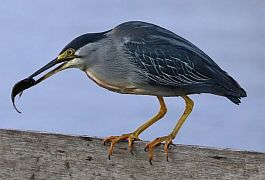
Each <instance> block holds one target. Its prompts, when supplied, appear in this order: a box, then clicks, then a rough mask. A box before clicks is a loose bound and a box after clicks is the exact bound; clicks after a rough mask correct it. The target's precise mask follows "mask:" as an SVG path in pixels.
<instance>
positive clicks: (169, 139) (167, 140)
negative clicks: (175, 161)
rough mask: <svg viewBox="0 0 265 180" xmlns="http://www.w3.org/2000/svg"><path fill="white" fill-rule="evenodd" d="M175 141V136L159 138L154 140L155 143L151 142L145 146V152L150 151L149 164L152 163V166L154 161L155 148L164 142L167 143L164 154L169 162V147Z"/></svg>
mask: <svg viewBox="0 0 265 180" xmlns="http://www.w3.org/2000/svg"><path fill="white" fill-rule="evenodd" d="M173 139H174V136H173V135H171V134H170V135H168V136H163V137H158V138H156V139H154V140H153V141H151V142H149V143H147V144H146V145H145V148H144V150H145V151H147V150H149V162H150V164H151V165H152V160H153V157H154V152H153V148H154V147H155V146H157V145H159V144H160V143H162V142H165V145H164V152H165V155H166V159H167V161H168V147H169V145H170V144H172V140H173Z"/></svg>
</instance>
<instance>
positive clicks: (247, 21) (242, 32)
mask: <svg viewBox="0 0 265 180" xmlns="http://www.w3.org/2000/svg"><path fill="white" fill-rule="evenodd" d="M264 9H265V1H256V0H252V1H249V0H246V1H241V0H240V1H239V0H238V1H236V0H235V1H230V0H226V1H217V0H203V1H193V0H187V1H175V0H174V1H173V0H172V1H163V0H161V1H154V0H149V1H143V0H134V1H130V2H129V1H124V0H120V1H100V0H94V1H87V0H83V1H80V0H76V1H73V0H67V1H54V0H45V1H44V0H43V1H34V0H23V1H19V0H17V1H15V0H14V1H10V0H2V1H1V5H0V22H1V26H0V27H1V28H0V52H1V60H0V82H1V86H0V87H1V90H0V100H1V101H0V102H1V103H0V128H5V129H20V130H34V131H45V132H52V133H64V134H76V135H89V136H98V137H105V136H109V135H120V134H122V133H128V132H131V131H133V130H135V129H136V128H137V127H138V126H139V125H141V124H143V123H144V122H145V121H146V120H147V119H148V118H150V117H151V116H152V115H154V114H155V113H156V112H157V111H158V108H159V104H158V102H157V99H156V98H155V97H151V96H135V95H121V94H117V93H114V92H110V91H108V90H105V89H103V88H101V87H98V86H97V85H96V84H95V83H94V82H92V81H91V80H90V79H88V78H87V76H86V75H85V74H84V73H83V72H81V71H80V70H77V69H69V70H65V71H63V72H60V73H58V74H56V75H55V76H53V77H51V78H49V79H47V80H46V81H44V82H42V83H40V84H39V85H37V86H35V87H33V88H31V89H29V90H27V91H25V92H24V94H23V96H22V97H21V98H20V99H19V100H18V101H17V105H18V108H19V109H20V110H21V111H22V114H18V113H17V112H16V111H15V110H14V109H13V107H12V104H11V99H10V92H11V89H12V86H13V85H14V84H15V83H16V82H17V81H19V80H21V79H23V78H25V77H27V76H29V75H31V74H32V73H33V72H35V71H36V70H37V69H39V68H40V67H42V66H43V65H45V64H46V63H47V62H49V61H50V60H51V59H53V58H55V57H56V56H57V54H58V53H59V52H60V51H61V49H62V48H63V47H64V46H65V45H66V44H67V43H68V42H69V41H71V40H72V39H73V38H75V37H77V36H79V35H81V34H83V33H87V32H99V31H105V30H108V29H111V28H113V27H114V26H116V25H118V24H120V23H122V22H125V21H130V20H141V21H146V22H151V23H154V24H157V25H160V26H162V27H165V28H167V29H169V30H171V31H173V32H175V33H176V34H178V35H180V36H182V37H184V38H186V39H188V40H189V41H191V42H193V43H194V44H195V45H197V46H198V47H199V48H201V49H202V50H203V51H204V52H205V53H207V54H208V55H209V56H210V57H212V58H213V59H214V61H215V62H216V63H217V64H218V65H220V66H221V67H222V68H223V69H224V70H226V71H227V72H228V73H229V74H230V75H231V76H233V77H234V78H235V79H236V80H237V81H238V82H239V84H240V85H241V86H242V87H243V88H245V89H246V91H247V93H248V97H247V98H245V99H242V103H241V105H240V106H237V105H235V104H233V103H231V102H230V101H229V100H228V99H226V98H223V97H219V96H214V95H209V94H202V95H192V96H190V97H191V98H192V99H193V100H194V101H195V107H194V110H193V112H192V114H191V115H190V117H189V118H188V120H187V121H186V123H185V124H184V126H183V127H182V129H181V130H180V132H179V134H178V136H177V137H176V139H175V140H174V143H180V144H195V145H201V146H211V147H220V148H234V149H241V150H254V151H263V152H265V143H264V142H265V131H264V130H265V102H264V101H265V80H264V78H265V21H264V19H265V11H264ZM166 103H167V105H168V114H167V115H166V116H165V118H164V119H162V120H161V121H159V122H158V123H156V124H155V125H153V126H152V127H151V128H150V129H148V130H147V131H145V132H144V133H143V134H142V135H141V136H140V137H141V138H142V139H144V140H152V139H154V138H156V137H158V136H162V135H167V134H168V133H170V131H171V130H172V129H173V127H174V126H175V123H176V121H177V119H178V118H179V117H180V115H181V114H182V112H183V110H184V103H183V100H182V99H181V98H178V97H174V98H166Z"/></svg>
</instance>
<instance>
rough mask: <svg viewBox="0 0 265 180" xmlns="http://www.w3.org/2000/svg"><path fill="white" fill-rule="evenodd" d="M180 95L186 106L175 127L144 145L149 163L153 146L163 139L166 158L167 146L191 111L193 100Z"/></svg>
mask: <svg viewBox="0 0 265 180" xmlns="http://www.w3.org/2000/svg"><path fill="white" fill-rule="evenodd" d="M181 97H182V98H183V99H184V100H185V103H186V108H185V111H184V113H183V114H182V116H181V117H180V119H179V121H178V123H177V124H176V126H175V128H174V129H173V131H172V132H171V133H170V134H169V135H168V136H163V137H158V138H156V139H155V140H153V141H151V142H150V143H148V144H147V145H146V146H145V149H149V160H150V163H151V164H152V159H153V148H154V147H155V146H157V145H158V144H160V143H161V142H163V141H165V145H164V151H165V154H166V158H167V160H168V146H169V145H170V144H172V140H173V139H174V138H175V137H176V135H177V133H178V132H179V129H180V128H181V126H182V125H183V123H184V122H185V120H186V119H187V117H188V116H189V114H190V113H191V111H192V108H193V105H194V102H193V101H192V100H191V99H190V98H189V97H188V96H186V95H185V96H181Z"/></svg>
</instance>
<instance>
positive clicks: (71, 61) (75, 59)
mask: <svg viewBox="0 0 265 180" xmlns="http://www.w3.org/2000/svg"><path fill="white" fill-rule="evenodd" d="M107 32H109V31H106V32H102V33H89V34H84V35H81V36H79V37H77V38H75V39H74V40H72V41H71V42H70V43H69V44H68V45H66V46H65V47H64V48H63V50H62V51H61V52H60V53H59V55H58V56H57V57H56V58H55V59H54V60H52V61H51V62H49V63H48V64H46V65H45V66H43V67H42V68H40V69H39V70H37V71H36V72H34V73H33V74H32V75H30V76H29V77H28V78H26V79H23V80H21V81H19V82H18V83H16V84H15V85H14V87H13V89H12V93H11V99H12V103H13V106H14V108H15V109H16V111H17V112H19V113H20V111H19V110H18V109H17V108H16V106H15V97H16V95H18V94H19V96H21V95H22V92H23V91H24V90H25V89H28V88H30V87H32V86H35V85H36V84H38V83H40V82H42V81H43V80H45V79H47V78H49V77H51V76H52V75H54V74H56V73H57V72H60V71H62V70H64V69H67V68H79V69H82V70H84V69H85V68H86V66H88V65H89V63H90V61H92V58H90V57H91V54H93V52H94V51H95V50H96V49H97V48H98V47H97V45H96V44H97V42H99V41H100V40H101V39H104V38H106V37H107V35H106V33H107ZM55 65H58V66H57V67H56V68H54V69H52V70H51V71H49V72H48V73H46V74H44V75H43V76H41V77H40V78H39V79H37V80H35V79H34V77H36V76H37V75H39V74H41V73H42V72H44V71H46V70H48V69H50V68H52V67H53V66H55Z"/></svg>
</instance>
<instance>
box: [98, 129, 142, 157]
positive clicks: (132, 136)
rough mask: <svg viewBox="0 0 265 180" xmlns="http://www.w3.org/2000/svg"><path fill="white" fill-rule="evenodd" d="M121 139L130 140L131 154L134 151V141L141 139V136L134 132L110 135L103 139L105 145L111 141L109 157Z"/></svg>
mask: <svg viewBox="0 0 265 180" xmlns="http://www.w3.org/2000/svg"><path fill="white" fill-rule="evenodd" d="M121 140H128V149H129V151H130V152H131V154H133V152H132V148H133V141H135V140H139V138H138V136H136V135H135V134H134V133H129V134H123V135H121V136H110V137H107V138H105V139H104V140H103V144H104V145H106V144H107V143H108V142H111V144H110V148H109V159H110V156H111V155H112V153H113V150H114V146H115V144H116V143H118V142H119V141H121Z"/></svg>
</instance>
